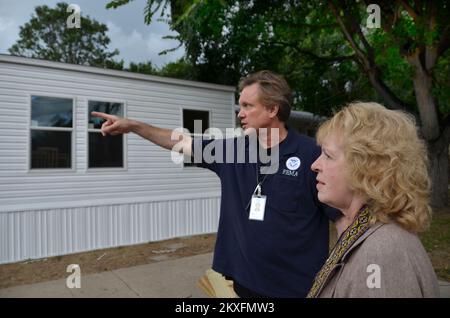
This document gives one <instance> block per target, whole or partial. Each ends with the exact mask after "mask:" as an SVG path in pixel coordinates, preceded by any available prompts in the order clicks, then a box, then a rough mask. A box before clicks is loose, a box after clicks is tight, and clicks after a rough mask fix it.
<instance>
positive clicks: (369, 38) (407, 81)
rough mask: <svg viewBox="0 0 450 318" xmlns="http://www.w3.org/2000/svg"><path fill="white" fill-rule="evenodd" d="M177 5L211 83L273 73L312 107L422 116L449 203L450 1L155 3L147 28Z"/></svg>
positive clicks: (178, 25)
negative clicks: (372, 10)
mask: <svg viewBox="0 0 450 318" xmlns="http://www.w3.org/2000/svg"><path fill="white" fill-rule="evenodd" d="M129 1H130V0H114V1H111V2H110V3H109V4H108V6H109V7H117V6H120V5H123V4H126V3H128V2H129ZM369 4H377V5H378V6H379V8H380V9H381V18H382V19H381V28H378V29H376V28H375V29H371V28H368V27H367V25H366V21H367V11H366V10H367V7H368V5H369ZM169 5H170V8H171V11H172V19H171V20H170V25H171V28H172V29H173V30H176V31H178V32H179V36H178V37H177V38H178V39H179V40H180V41H181V42H182V43H183V45H184V46H185V48H186V58H188V59H189V61H191V63H192V64H193V65H194V66H195V67H196V69H197V71H198V76H199V78H200V79H202V80H211V81H216V82H219V83H224V84H236V82H237V80H238V79H239V77H241V76H242V75H243V74H245V73H248V72H252V71H254V70H256V69H261V68H270V69H273V70H275V71H278V72H280V73H282V74H284V75H285V76H286V78H287V79H288V81H289V83H290V84H291V86H292V87H293V88H294V91H295V94H296V105H297V107H300V108H302V109H307V110H312V111H314V112H316V113H320V114H330V113H331V109H332V108H333V107H338V106H340V105H342V104H344V103H346V102H347V101H350V100H352V99H370V100H376V101H380V102H383V103H384V104H385V105H386V106H387V107H389V108H392V109H401V110H404V111H407V112H410V113H412V114H414V115H415V116H416V118H417V124H418V125H419V127H420V131H421V134H422V136H423V138H424V139H425V140H426V142H427V145H428V150H429V159H430V176H431V179H432V185H433V186H432V197H431V202H432V204H433V205H434V206H436V207H441V206H444V205H446V204H447V201H448V145H449V141H450V116H449V114H450V109H449V106H448V105H449V104H450V93H449V88H450V77H449V64H450V54H449V50H448V48H449V46H450V20H448V16H449V14H450V5H449V3H448V1H445V0H438V1H419V0H415V1H414V0H395V1H387V0H378V1H376V0H370V1H351V0H342V1H341V0H339V1H337V0H328V1H312V0H310V1H307V0H305V1H295V0H284V1H275V0H272V1H201V0H183V1H174V0H171V1H169V0H148V1H147V7H146V10H145V11H146V12H145V15H146V21H150V20H151V19H152V16H153V15H154V14H155V13H156V12H157V10H158V9H159V8H161V7H162V8H163V9H167V8H168V6H169ZM162 14H164V10H163V13H162Z"/></svg>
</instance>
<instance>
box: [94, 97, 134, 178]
mask: <svg viewBox="0 0 450 318" xmlns="http://www.w3.org/2000/svg"><path fill="white" fill-rule="evenodd" d="M89 102H104V103H117V104H122V107H123V117H127V103H126V101H125V100H121V99H114V98H108V99H105V98H95V97H89V98H86V112H85V115H86V117H85V119H86V120H85V123H86V124H85V127H86V136H85V140H86V156H85V161H86V164H85V171H87V172H94V173H95V172H117V171H127V170H128V162H127V153H128V151H127V149H128V147H127V144H128V137H127V134H123V135H122V162H123V166H122V167H104V168H102V167H94V168H90V167H89V133H91V132H98V133H100V131H101V130H100V129H98V128H89V113H90V111H89Z"/></svg>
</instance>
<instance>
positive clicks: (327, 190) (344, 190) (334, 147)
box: [311, 132, 354, 210]
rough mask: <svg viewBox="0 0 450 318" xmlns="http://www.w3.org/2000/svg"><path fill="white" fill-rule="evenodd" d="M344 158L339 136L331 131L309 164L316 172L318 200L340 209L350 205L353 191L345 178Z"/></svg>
mask: <svg viewBox="0 0 450 318" xmlns="http://www.w3.org/2000/svg"><path fill="white" fill-rule="evenodd" d="M346 165H347V163H346V160H345V156H344V147H343V143H342V142H341V138H339V136H338V135H337V134H335V133H333V132H331V133H329V134H328V136H326V137H325V138H324V140H323V143H322V154H321V155H320V156H319V158H317V160H316V161H314V163H313V164H312V165H311V169H312V170H313V171H315V172H317V185H316V186H317V190H318V197H319V200H320V202H323V203H325V204H327V205H329V206H332V207H334V208H337V209H340V210H346V209H348V208H349V207H350V204H351V202H352V199H353V196H354V194H353V191H351V190H350V188H349V186H348V182H347V178H346Z"/></svg>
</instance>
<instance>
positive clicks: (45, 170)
mask: <svg viewBox="0 0 450 318" xmlns="http://www.w3.org/2000/svg"><path fill="white" fill-rule="evenodd" d="M33 96H36V97H53V98H64V99H70V100H72V127H39V126H38V127H34V126H32V124H31V113H32V107H33V102H32V97H33ZM27 98H28V112H27V115H28V130H27V142H28V145H27V148H28V155H27V173H37V174H39V173H49V172H51V173H67V172H75V171H76V149H75V146H76V145H75V140H76V139H75V138H76V136H75V133H76V129H75V126H76V109H75V108H76V104H77V97H76V96H74V95H68V94H53V93H47V92H44V93H42V92H30V93H28V94H27ZM32 130H39V131H65V132H70V150H71V151H70V168H32V167H31V163H32V161H33V160H32V158H33V157H32V156H33V150H32V142H31V131H32Z"/></svg>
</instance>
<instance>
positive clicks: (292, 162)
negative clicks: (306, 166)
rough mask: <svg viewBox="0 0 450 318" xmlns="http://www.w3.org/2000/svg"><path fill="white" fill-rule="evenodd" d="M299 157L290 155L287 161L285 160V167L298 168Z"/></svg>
mask: <svg viewBox="0 0 450 318" xmlns="http://www.w3.org/2000/svg"><path fill="white" fill-rule="evenodd" d="M300 164H301V161H300V158H299V157H290V158H289V159H288V160H287V161H286V167H287V168H288V169H289V170H297V169H298V168H300Z"/></svg>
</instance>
